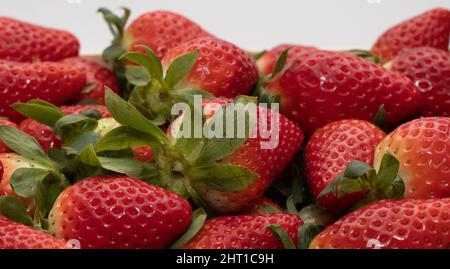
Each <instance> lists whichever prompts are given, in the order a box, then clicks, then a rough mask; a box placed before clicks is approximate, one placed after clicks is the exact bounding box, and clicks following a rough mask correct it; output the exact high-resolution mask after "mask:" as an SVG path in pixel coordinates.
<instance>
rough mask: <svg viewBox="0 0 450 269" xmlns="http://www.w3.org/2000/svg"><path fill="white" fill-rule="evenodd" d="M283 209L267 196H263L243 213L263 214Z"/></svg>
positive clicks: (278, 211)
mask: <svg viewBox="0 0 450 269" xmlns="http://www.w3.org/2000/svg"><path fill="white" fill-rule="evenodd" d="M282 211H283V209H282V208H281V207H280V205H278V204H277V203H275V202H274V201H272V200H270V199H269V198H266V197H261V198H259V199H258V200H256V201H255V202H254V203H253V204H252V205H251V206H250V208H248V209H247V210H245V211H244V212H242V214H243V215H261V214H269V213H280V212H282Z"/></svg>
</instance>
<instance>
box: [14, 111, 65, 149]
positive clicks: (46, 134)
mask: <svg viewBox="0 0 450 269" xmlns="http://www.w3.org/2000/svg"><path fill="white" fill-rule="evenodd" d="M19 130H21V131H23V132H25V133H27V134H29V135H31V136H32V137H34V139H36V141H38V142H39V144H40V145H41V147H42V149H43V150H45V151H48V149H49V148H60V147H61V139H60V138H59V137H58V136H56V135H55V133H53V130H52V129H51V128H50V127H48V126H47V125H44V124H42V123H39V122H37V121H35V120H32V119H26V120H24V121H22V122H21V123H20V124H19Z"/></svg>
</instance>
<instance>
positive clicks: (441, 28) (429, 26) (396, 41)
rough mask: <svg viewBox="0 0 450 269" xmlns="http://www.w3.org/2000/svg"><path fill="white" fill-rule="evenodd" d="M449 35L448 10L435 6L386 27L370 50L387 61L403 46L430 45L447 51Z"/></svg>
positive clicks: (449, 19) (449, 14) (449, 13)
mask: <svg viewBox="0 0 450 269" xmlns="http://www.w3.org/2000/svg"><path fill="white" fill-rule="evenodd" d="M449 36H450V11H449V10H447V9H444V8H435V9H432V10H429V11H427V12H425V13H422V14H420V15H418V16H415V17H413V18H411V19H408V20H406V21H404V22H402V23H400V24H397V25H395V26H394V27H392V28H390V29H388V30H387V31H386V32H384V33H383V34H382V35H381V36H380V37H379V38H378V40H377V41H376V43H375V45H374V46H373V47H372V52H373V54H375V55H377V56H379V57H380V58H381V59H382V60H383V62H387V61H390V60H391V59H393V58H394V57H395V56H396V55H397V54H398V53H399V52H401V51H402V50H403V49H405V48H414V47H421V46H430V47H433V48H437V49H441V50H445V51H447V49H448V38H449Z"/></svg>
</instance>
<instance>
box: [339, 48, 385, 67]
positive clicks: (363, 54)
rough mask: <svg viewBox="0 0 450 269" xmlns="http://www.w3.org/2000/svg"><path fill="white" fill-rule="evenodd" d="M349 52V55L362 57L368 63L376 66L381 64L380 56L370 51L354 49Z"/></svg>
mask: <svg viewBox="0 0 450 269" xmlns="http://www.w3.org/2000/svg"><path fill="white" fill-rule="evenodd" d="M347 52H349V53H351V54H353V55H355V56H357V57H360V58H363V59H366V60H368V61H371V62H373V63H375V64H380V63H381V60H380V58H379V57H378V56H376V55H374V54H372V52H370V51H368V50H361V49H352V50H348V51H347Z"/></svg>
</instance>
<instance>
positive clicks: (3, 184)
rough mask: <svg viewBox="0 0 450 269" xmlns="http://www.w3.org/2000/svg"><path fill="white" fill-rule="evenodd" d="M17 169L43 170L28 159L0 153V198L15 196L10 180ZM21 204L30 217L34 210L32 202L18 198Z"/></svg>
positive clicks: (13, 154)
mask: <svg viewBox="0 0 450 269" xmlns="http://www.w3.org/2000/svg"><path fill="white" fill-rule="evenodd" d="M19 168H43V167H42V166H41V165H39V163H37V162H35V161H32V160H30V159H28V158H25V157H22V156H20V155H17V154H15V153H1V154H0V176H1V179H0V196H17V195H16V193H15V192H14V190H13V188H12V186H11V184H10V179H11V176H12V174H13V173H14V171H16V170H17V169H19ZM20 199H21V201H22V202H23V204H25V205H26V206H27V211H28V213H30V215H31V214H32V213H33V211H34V209H35V203H34V201H33V200H30V199H25V198H20Z"/></svg>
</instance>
